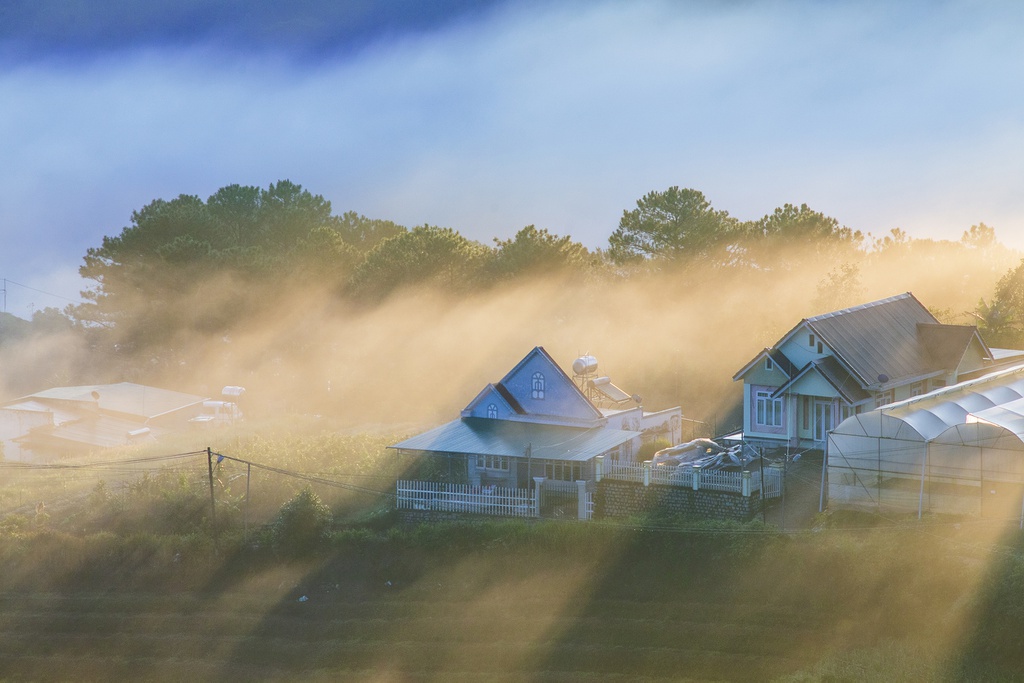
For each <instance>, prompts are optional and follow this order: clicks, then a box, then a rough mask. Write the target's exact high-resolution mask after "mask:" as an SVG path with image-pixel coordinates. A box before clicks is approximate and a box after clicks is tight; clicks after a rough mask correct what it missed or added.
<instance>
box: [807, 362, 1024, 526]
mask: <svg viewBox="0 0 1024 683" xmlns="http://www.w3.org/2000/svg"><path fill="white" fill-rule="evenodd" d="M824 470H825V471H823V472H822V507H824V505H825V492H826V486H827V493H828V506H829V507H831V508H850V507H852V508H864V509H872V510H876V511H892V512H917V514H918V516H920V515H921V514H922V513H923V512H926V511H928V512H935V513H951V514H966V515H978V516H985V517H1020V518H1021V519H1022V521H1024V365H1021V366H1017V367H1014V368H1010V369H1007V370H1002V371H1000V372H995V373H992V374H989V375H986V376H984V377H981V378H978V379H975V380H971V381H969V382H962V383H960V384H956V385H953V386H950V387H944V388H942V389H937V390H935V391H932V392H930V393H927V394H924V395H921V396H915V397H913V398H910V399H907V400H905V401H899V402H897V403H890V404H888V405H885V406H881V407H879V408H876V409H874V410H871V411H868V412H864V413H860V414H857V415H853V416H851V417H849V418H847V419H846V420H844V421H843V422H842V423H840V424H839V426H837V427H836V428H835V429H834V430H833V431H832V432H831V433H830V434H829V437H828V447H827V451H826V458H825V468H824Z"/></svg>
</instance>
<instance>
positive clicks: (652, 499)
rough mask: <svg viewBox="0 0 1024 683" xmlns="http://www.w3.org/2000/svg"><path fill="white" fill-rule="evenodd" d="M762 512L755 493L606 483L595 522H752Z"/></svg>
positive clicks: (599, 486) (598, 499) (599, 487)
mask: <svg viewBox="0 0 1024 683" xmlns="http://www.w3.org/2000/svg"><path fill="white" fill-rule="evenodd" d="M760 512H761V498H760V496H759V495H758V494H757V493H755V494H754V495H752V496H748V497H744V496H741V495H739V494H738V493H726V492H723V491H709V490H706V489H701V490H699V491H694V490H693V489H692V488H689V487H685V486H664V485H660V484H651V485H650V486H644V485H643V484H640V483H636V482H630V481H619V480H616V479H603V480H601V481H600V482H599V483H598V484H597V487H596V489H595V490H594V518H595V519H612V518H616V517H632V516H636V515H649V514H660V515H668V516H680V517H692V518H695V519H714V520H733V521H739V522H749V521H750V520H752V519H753V518H754V516H755V515H757V514H758V513H760Z"/></svg>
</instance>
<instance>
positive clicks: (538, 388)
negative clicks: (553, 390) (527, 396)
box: [532, 372, 544, 401]
mask: <svg viewBox="0 0 1024 683" xmlns="http://www.w3.org/2000/svg"><path fill="white" fill-rule="evenodd" d="M532 395H533V397H534V398H535V399H537V400H539V401H543V400H544V373H542V372H535V373H533V394H532Z"/></svg>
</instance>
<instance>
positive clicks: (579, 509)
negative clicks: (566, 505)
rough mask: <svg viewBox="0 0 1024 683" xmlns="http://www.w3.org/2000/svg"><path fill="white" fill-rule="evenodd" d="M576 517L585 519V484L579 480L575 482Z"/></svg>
mask: <svg viewBox="0 0 1024 683" xmlns="http://www.w3.org/2000/svg"><path fill="white" fill-rule="evenodd" d="M576 517H577V518H578V519H586V518H587V482H585V481H583V480H581V479H579V480H577V481H576Z"/></svg>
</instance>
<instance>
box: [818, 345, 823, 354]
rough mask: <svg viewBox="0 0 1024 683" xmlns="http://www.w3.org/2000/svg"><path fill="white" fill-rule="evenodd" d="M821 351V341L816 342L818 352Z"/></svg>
mask: <svg viewBox="0 0 1024 683" xmlns="http://www.w3.org/2000/svg"><path fill="white" fill-rule="evenodd" d="M821 352H822V347H821V342H818V353H821Z"/></svg>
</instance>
